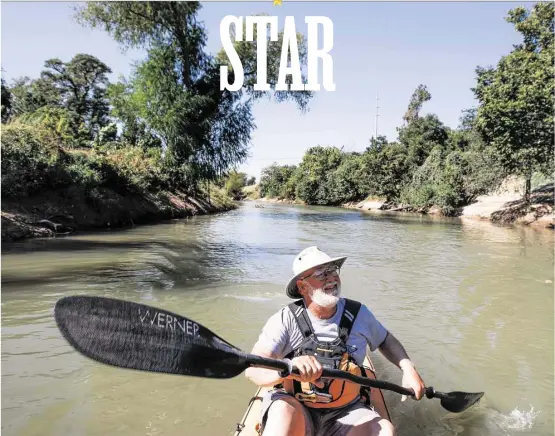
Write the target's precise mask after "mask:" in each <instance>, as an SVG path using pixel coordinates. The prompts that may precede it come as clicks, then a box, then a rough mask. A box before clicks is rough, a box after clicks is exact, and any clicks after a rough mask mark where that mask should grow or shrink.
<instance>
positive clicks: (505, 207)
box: [246, 184, 555, 230]
mask: <svg viewBox="0 0 555 436" xmlns="http://www.w3.org/2000/svg"><path fill="white" fill-rule="evenodd" d="M530 199H531V201H530V205H526V204H525V202H524V200H523V198H522V195H521V194H520V192H519V191H518V190H501V191H498V192H495V193H492V194H489V195H482V196H480V197H478V198H477V199H476V201H475V202H473V203H472V204H469V205H467V206H465V207H463V208H461V209H460V210H459V211H457V213H456V214H455V215H452V216H449V217H452V218H458V219H460V220H461V221H463V220H473V221H488V222H491V223H493V224H499V225H522V226H527V227H534V228H538V229H547V230H553V229H554V228H555V217H554V214H553V204H554V189H553V184H547V185H544V186H541V187H539V188H537V189H535V190H533V191H532V193H531V196H530ZM246 201H253V202H261V203H277V204H291V205H301V206H302V205H305V203H303V202H300V201H297V200H287V199H280V198H267V197H263V198H257V199H247V200H246ZM331 207H340V208H345V209H355V210H360V211H362V212H365V213H387V214H393V215H395V214H402V213H405V214H406V213H411V214H419V215H429V216H444V215H443V214H442V211H441V208H440V207H438V206H432V207H428V208H415V207H412V206H410V205H401V204H394V203H386V202H385V201H384V200H383V199H381V198H376V197H368V198H366V199H365V200H362V201H358V202H348V203H344V204H341V205H338V206H331Z"/></svg>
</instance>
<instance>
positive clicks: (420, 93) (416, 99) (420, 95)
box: [403, 85, 432, 123]
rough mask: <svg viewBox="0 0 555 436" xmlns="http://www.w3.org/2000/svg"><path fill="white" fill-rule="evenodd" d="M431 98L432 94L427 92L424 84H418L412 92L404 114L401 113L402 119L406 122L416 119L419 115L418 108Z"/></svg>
mask: <svg viewBox="0 0 555 436" xmlns="http://www.w3.org/2000/svg"><path fill="white" fill-rule="evenodd" d="M431 98H432V95H431V94H430V93H429V91H428V88H426V85H418V87H417V88H416V90H415V91H414V92H413V94H412V96H411V98H410V102H409V107H408V109H407V112H406V113H405V115H403V120H404V121H405V122H406V123H411V122H412V121H416V120H417V119H418V117H419V113H420V110H421V109H422V105H423V104H424V103H425V102H427V101H429V100H430V99H431Z"/></svg>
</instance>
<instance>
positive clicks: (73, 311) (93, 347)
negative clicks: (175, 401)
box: [54, 296, 249, 378]
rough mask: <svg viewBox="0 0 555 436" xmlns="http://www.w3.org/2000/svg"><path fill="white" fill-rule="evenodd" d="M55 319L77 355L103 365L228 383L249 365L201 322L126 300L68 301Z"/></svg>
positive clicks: (61, 304)
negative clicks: (215, 379) (222, 379)
mask: <svg viewBox="0 0 555 436" xmlns="http://www.w3.org/2000/svg"><path fill="white" fill-rule="evenodd" d="M54 317H55V319H56V323H57V325H58V328H59V329H60V331H61V332H62V334H63V336H64V337H65V339H66V340H67V341H68V342H69V343H70V344H71V345H72V346H73V347H74V348H75V349H76V350H77V351H79V352H80V353H82V354H83V355H85V356H87V357H89V358H91V359H94V360H96V361H98V362H102V363H104V364H107V365H112V366H117V367H120V368H128V369H135V370H141V371H151V372H162V373H168V374H179V375H188V376H194V377H206V378H232V377H235V376H237V375H239V374H241V373H242V372H243V371H244V370H245V369H246V368H247V367H248V366H249V364H248V363H247V361H246V358H245V354H244V353H243V352H242V351H240V350H238V349H237V348H235V347H234V346H233V345H231V344H230V343H228V342H226V341H225V340H223V339H222V338H220V337H219V336H217V335H216V334H214V333H212V332H211V331H210V330H208V329H207V328H205V327H203V326H202V325H200V324H199V323H197V322H195V321H192V320H190V319H187V318H185V317H183V316H180V315H177V314H174V313H172V312H168V311H166V310H162V309H157V308H154V307H151V306H146V305H143V304H138V303H133V302H130V301H123V300H117V299H112V298H105V297H93V296H70V297H64V298H62V299H60V300H58V302H57V303H56V306H55V308H54Z"/></svg>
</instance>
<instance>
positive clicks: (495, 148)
mask: <svg viewBox="0 0 555 436" xmlns="http://www.w3.org/2000/svg"><path fill="white" fill-rule="evenodd" d="M553 13H554V5H553V3H537V4H536V5H534V7H533V8H532V9H531V10H526V9H525V8H523V7H517V8H515V9H512V10H510V11H509V13H508V15H507V17H506V20H507V21H508V22H509V23H511V24H513V25H514V27H515V29H516V30H517V31H518V32H519V33H520V34H521V35H522V39H523V41H522V43H521V44H519V45H517V46H515V47H514V48H513V50H512V51H511V52H510V53H509V54H508V55H506V56H503V57H502V58H501V59H500V60H499V62H498V64H497V65H496V66H495V67H487V68H486V67H481V66H479V67H477V68H476V84H475V87H474V88H473V89H472V91H473V93H474V95H475V97H476V99H477V101H478V106H477V107H475V108H471V109H467V110H464V111H463V112H462V116H461V118H460V124H459V126H458V127H457V128H450V127H448V126H446V125H445V124H444V123H443V122H442V121H441V120H440V118H439V117H438V116H437V115H435V114H426V115H421V111H422V108H423V106H424V105H425V103H426V102H427V101H429V100H430V99H431V98H432V95H431V93H430V91H429V90H428V88H427V86H425V85H420V86H418V88H417V89H416V90H415V91H414V93H413V95H412V96H411V97H410V100H409V104H408V107H407V111H406V113H405V115H404V116H403V118H402V120H401V121H402V123H401V125H400V126H399V127H398V129H397V132H398V138H397V139H396V140H395V141H389V140H388V139H387V138H385V137H383V136H378V137H377V138H372V139H371V140H370V142H369V145H368V147H367V148H366V149H365V150H364V151H363V152H344V151H342V149H340V148H339V147H337V146H329V145H326V146H320V145H319V146H314V147H311V148H309V149H308V150H307V151H306V153H305V154H304V156H303V158H302V160H301V162H300V163H299V164H298V165H278V164H273V165H271V166H269V167H266V168H264V169H263V171H262V174H261V180H260V185H259V191H260V195H261V196H262V197H273V198H275V197H277V198H280V199H285V200H289V201H298V202H302V203H305V204H312V205H341V204H345V203H349V202H358V201H361V200H363V199H365V198H368V197H376V198H379V199H381V200H382V201H383V202H384V206H383V208H389V209H391V208H393V209H395V210H412V211H414V210H417V211H428V210H431V209H434V210H438V209H439V210H440V211H441V213H443V214H445V215H458V214H459V213H460V212H461V210H462V208H463V207H464V206H466V205H469V204H471V203H473V202H474V201H475V200H476V199H477V198H478V197H479V196H481V195H484V194H488V193H491V192H493V191H495V190H496V189H497V188H498V187H499V186H500V185H501V184H502V182H503V181H504V180H506V179H507V178H508V177H511V176H520V177H522V178H523V179H524V181H525V183H524V187H525V189H524V199H525V201H524V202H522V203H521V207H520V208H519V210H518V211H516V212H515V213H514V216H516V217H518V216H522V215H526V214H527V213H529V212H530V211H529V210H528V208H529V207H530V206H531V204H530V198H531V197H530V193H531V190H532V188H533V187H537V186H540V185H542V184H547V183H549V182H551V183H552V182H553V175H554V162H553V158H554V155H553V153H554V137H553V132H554V91H555V81H554V73H553V65H554V62H555V44H554V24H553ZM552 189H553V187H552V185H551V191H552ZM536 197H537V196H536ZM542 199H543V200H542V201H544V202H547V203H548V205H547V207H546V208H543V209H542V210H543V211H545V212H546V213H551V212H552V207H551V206H552V205H553V196H552V195H551V196H547V197H546V196H545V195H543V196H542ZM549 204H550V205H551V206H549Z"/></svg>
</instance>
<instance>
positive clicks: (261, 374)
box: [245, 367, 283, 387]
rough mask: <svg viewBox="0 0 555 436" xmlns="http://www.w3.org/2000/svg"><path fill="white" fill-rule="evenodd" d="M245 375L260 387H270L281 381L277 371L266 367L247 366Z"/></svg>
mask: <svg viewBox="0 0 555 436" xmlns="http://www.w3.org/2000/svg"><path fill="white" fill-rule="evenodd" d="M245 376H246V377H247V378H248V379H249V380H250V381H252V382H253V383H254V384H256V385H258V386H260V387H270V386H274V385H276V384H279V383H282V382H283V378H282V377H280V375H279V372H278V371H275V370H272V369H267V368H254V367H250V368H247V370H246V371H245Z"/></svg>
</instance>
